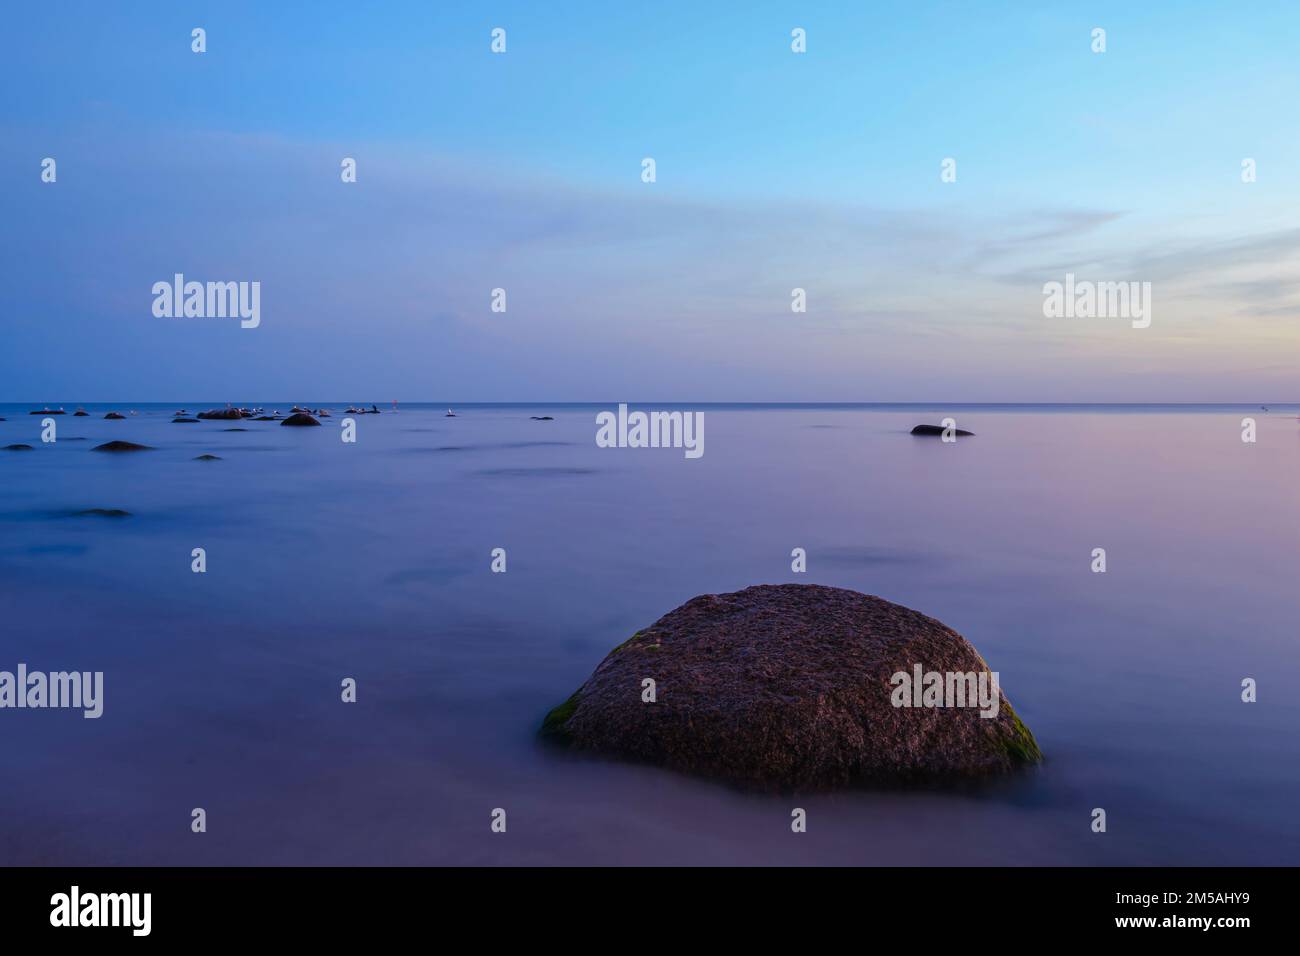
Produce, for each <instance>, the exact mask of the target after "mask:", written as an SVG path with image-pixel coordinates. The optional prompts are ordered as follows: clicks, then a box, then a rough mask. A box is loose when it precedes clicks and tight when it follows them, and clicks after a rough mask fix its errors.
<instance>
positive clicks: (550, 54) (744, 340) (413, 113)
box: [0, 0, 1300, 403]
mask: <svg viewBox="0 0 1300 956" xmlns="http://www.w3.org/2000/svg"><path fill="white" fill-rule="evenodd" d="M1139 8H1140V9H1139ZM742 9H743V13H742V12H740V11H741V10H742ZM809 9H813V10H814V12H811V13H810V12H807V11H808V10H809ZM2 16H3V22H2V24H0V27H2V29H0V49H2V50H3V56H0V103H2V105H3V109H0V204H2V205H3V226H0V243H2V245H0V271H2V278H3V286H4V289H5V292H6V296H5V303H4V320H3V323H2V324H0V401H23V402H40V403H43V402H60V403H75V402H79V401H84V402H94V401H113V402H146V401H154V400H157V401H170V400H177V401H184V400H190V399H195V398H204V399H220V400H229V401H233V402H249V401H259V400H275V401H285V400H302V401H365V402H371V401H375V402H384V401H387V400H390V399H399V400H403V401H419V400H425V399H428V400H440V399H441V400H457V401H600V402H617V401H654V400H659V401H673V402H689V401H693V400H698V401H823V400H824V401H946V402H963V401H970V402H975V401H1024V402H1048V401H1096V402H1130V401H1211V402H1217V401H1242V402H1264V401H1278V402H1280V401H1288V400H1297V399H1300V387H1298V385H1297V377H1296V375H1295V359H1296V356H1297V349H1298V347H1300V324H1298V322H1300V223H1298V222H1297V217H1296V212H1297V208H1298V204H1297V200H1298V199H1300V188H1297V183H1300V121H1297V116H1296V110H1295V107H1294V106H1293V104H1295V103H1297V102H1300V66H1298V64H1300V55H1298V54H1297V51H1300V9H1297V7H1296V5H1295V4H1294V3H1282V2H1276V3H1270V2H1264V3H1252V4H1249V5H1246V6H1242V5H1237V4H1229V3H1199V2H1172V0H1169V2H1158V3H1149V4H1133V3H1050V4H1049V3H1041V2H1038V3H983V4H976V3H902V2H899V3H872V4H863V3H819V4H815V5H811V4H804V3H754V4H745V5H743V8H742V7H741V6H740V5H737V4H712V3H700V2H691V3H649V4H635V5H634V4H617V5H614V4H608V3H554V4H540V3H536V2H531V3H464V4H453V3H435V2H428V0H425V2H410V3H384V4H365V3H355V4H335V3H310V4H309V3H285V4H279V3H277V4H267V3H232V2H222V3H122V4H108V3H103V2H102V0H101V2H97V3H48V4H23V5H21V6H19V7H14V8H11V9H7V10H6V11H5V12H4V13H3V15H2ZM196 26H201V27H203V28H205V29H206V31H207V43H208V51H207V52H206V53H204V54H201V55H199V54H195V53H193V52H191V50H190V42H191V41H190V31H191V29H192V28H193V27H196ZM494 27H502V28H504V29H505V30H506V31H507V37H508V52H507V53H506V54H504V55H494V54H492V53H491V51H490V49H489V44H490V39H491V38H490V31H491V30H492V28H494ZM795 27H802V28H804V29H805V30H806V31H807V38H808V39H807V42H808V52H807V53H806V54H802V55H797V54H794V53H792V52H791V50H790V31H791V30H792V29H793V28H795ZM1094 27H1103V28H1105V30H1106V31H1107V52H1106V53H1104V54H1094V53H1093V52H1092V50H1091V42H1092V40H1091V31H1092V30H1093V28H1094ZM47 156H48V157H54V158H55V159H56V160H57V163H58V181H57V183H55V184H46V183H42V182H41V179H40V172H41V160H42V159H43V158H44V157H47ZM647 156H649V157H653V158H654V159H655V160H656V163H657V174H658V181H657V182H655V183H653V184H645V183H643V182H641V178H640V174H641V160H642V158H643V157H647ZM343 157H354V158H355V159H356V160H357V164H358V182H357V183H355V184H344V183H342V182H341V181H340V176H339V172H340V165H339V164H340V161H341V160H342V158H343ZM945 157H953V158H955V159H956V161H957V172H958V178H957V182H956V183H950V184H947V183H943V182H941V180H940V164H941V162H942V161H943V159H944V158H945ZM1248 157H1249V158H1253V159H1254V160H1255V161H1256V163H1257V169H1258V181H1257V182H1254V183H1250V184H1246V183H1243V182H1242V179H1241V163H1242V160H1243V159H1244V158H1248ZM177 272H181V273H184V274H185V276H186V277H187V278H189V279H197V280H201V281H202V280H221V281H226V280H250V281H251V280H257V281H259V282H260V283H261V285H262V324H261V327H260V328H258V329H241V328H240V327H239V323H238V322H237V321H230V320H220V319H160V318H156V317H154V315H153V313H152V310H151V306H152V302H153V297H152V294H151V292H150V289H151V287H152V285H153V283H155V282H157V281H170V279H171V277H172V275H173V274H174V273H177ZM1066 272H1073V273H1075V274H1076V275H1077V276H1079V277H1080V278H1084V279H1095V280H1105V281H1130V280H1131V281H1147V282H1151V283H1152V287H1153V297H1154V309H1153V321H1152V324H1151V327H1150V328H1148V329H1133V328H1131V327H1130V325H1129V323H1128V322H1126V321H1123V320H1114V319H1048V318H1045V317H1044V316H1043V311H1042V303H1043V294H1042V287H1043V284H1044V283H1045V282H1050V281H1059V280H1061V279H1063V278H1064V275H1065V273H1066ZM495 287H504V288H505V289H506V290H507V295H508V311H507V312H506V313H505V314H497V313H493V312H492V311H491V310H490V308H489V304H490V294H491V290H492V289H493V288H495ZM795 287H802V288H804V289H806V290H807V295H808V312H807V313H806V314H802V315H798V314H793V313H792V312H791V310H790V293H791V289H792V288H795Z"/></svg>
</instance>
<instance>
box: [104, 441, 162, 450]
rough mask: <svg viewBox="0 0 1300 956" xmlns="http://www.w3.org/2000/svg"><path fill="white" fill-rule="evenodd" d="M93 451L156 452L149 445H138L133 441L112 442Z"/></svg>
mask: <svg viewBox="0 0 1300 956" xmlns="http://www.w3.org/2000/svg"><path fill="white" fill-rule="evenodd" d="M91 451H155V449H154V448H152V447H150V446H149V445H137V444H136V443H135V442H133V441H110V442H105V443H104V444H102V445H96V446H95V447H94V448H92V449H91Z"/></svg>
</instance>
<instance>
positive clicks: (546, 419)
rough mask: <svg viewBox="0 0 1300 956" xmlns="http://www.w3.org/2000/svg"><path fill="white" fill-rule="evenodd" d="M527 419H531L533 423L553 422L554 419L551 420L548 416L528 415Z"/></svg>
mask: <svg viewBox="0 0 1300 956" xmlns="http://www.w3.org/2000/svg"><path fill="white" fill-rule="evenodd" d="M528 417H529V418H531V419H532V420H533V421H535V422H553V421H555V419H554V418H552V417H551V416H550V415H529V416H528Z"/></svg>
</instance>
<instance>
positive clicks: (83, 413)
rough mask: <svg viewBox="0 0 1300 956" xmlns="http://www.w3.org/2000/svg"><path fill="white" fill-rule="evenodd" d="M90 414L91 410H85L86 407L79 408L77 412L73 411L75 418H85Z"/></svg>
mask: <svg viewBox="0 0 1300 956" xmlns="http://www.w3.org/2000/svg"><path fill="white" fill-rule="evenodd" d="M89 414H90V412H88V411H85V410H84V409H81V408H78V409H77V410H76V411H75V412H73V413H72V417H73V418H85V417H86V416H87V415H89Z"/></svg>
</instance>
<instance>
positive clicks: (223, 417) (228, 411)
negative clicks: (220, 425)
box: [198, 408, 244, 421]
mask: <svg viewBox="0 0 1300 956" xmlns="http://www.w3.org/2000/svg"><path fill="white" fill-rule="evenodd" d="M198 417H199V418H202V419H203V420H205V421H238V420H239V419H241V418H243V417H244V413H243V411H242V410H241V409H238V408H214V409H211V410H209V411H206V412H199V414H198Z"/></svg>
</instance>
